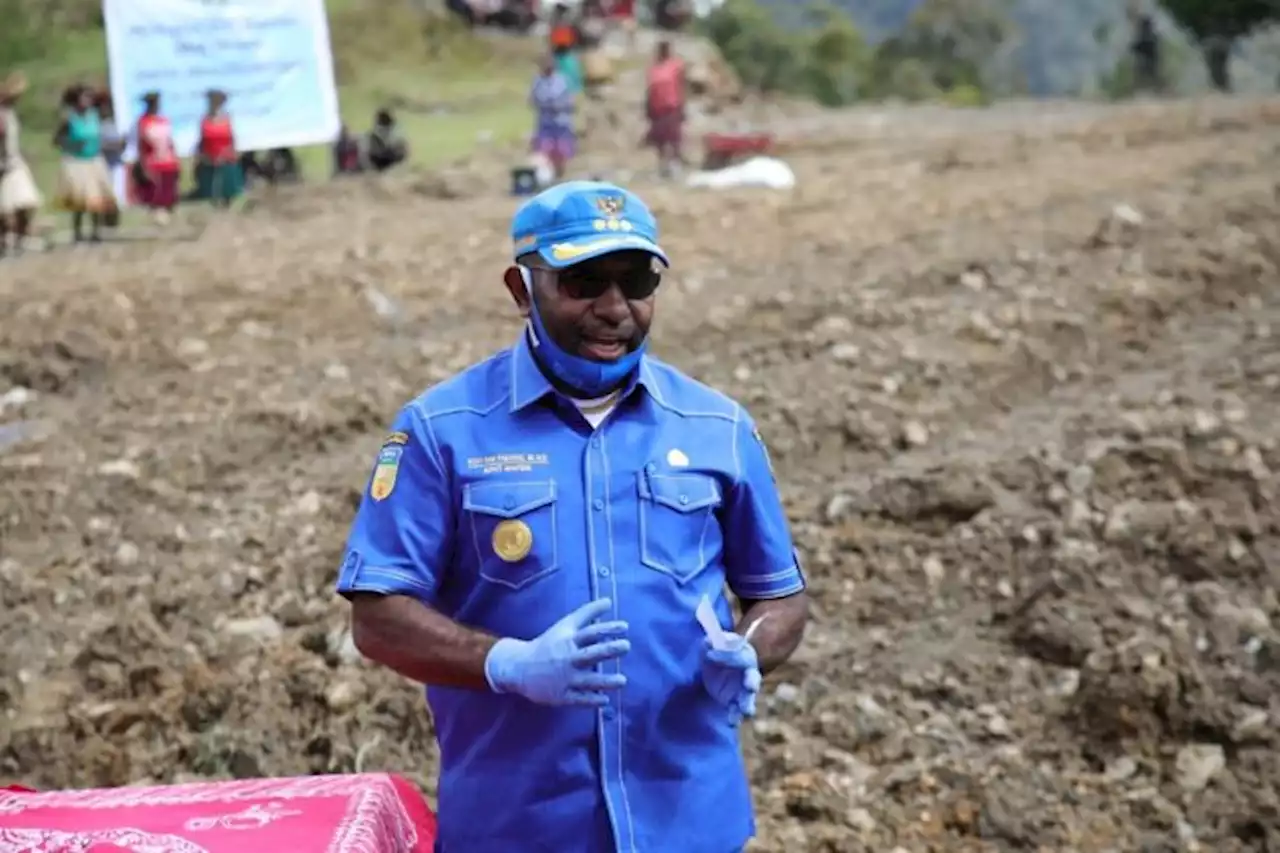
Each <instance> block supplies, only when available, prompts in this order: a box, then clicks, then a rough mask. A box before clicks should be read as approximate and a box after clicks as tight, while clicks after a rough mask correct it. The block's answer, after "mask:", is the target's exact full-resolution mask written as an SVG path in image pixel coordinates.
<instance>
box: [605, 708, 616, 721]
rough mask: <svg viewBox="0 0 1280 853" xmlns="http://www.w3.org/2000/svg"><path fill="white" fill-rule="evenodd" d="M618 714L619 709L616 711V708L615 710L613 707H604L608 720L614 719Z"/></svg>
mask: <svg viewBox="0 0 1280 853" xmlns="http://www.w3.org/2000/svg"><path fill="white" fill-rule="evenodd" d="M616 716H618V712H617V711H615V710H613V708H605V709H604V718H605V719H606V720H612V719H613V718H614V717H616Z"/></svg>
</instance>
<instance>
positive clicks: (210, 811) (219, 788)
mask: <svg viewBox="0 0 1280 853" xmlns="http://www.w3.org/2000/svg"><path fill="white" fill-rule="evenodd" d="M435 835H436V819H435V815H434V814H433V813H432V812H431V809H430V807H429V806H428V805H427V803H426V802H425V801H424V800H423V798H422V795H421V794H419V793H418V791H417V789H416V788H414V787H413V786H412V785H411V784H409V783H408V782H407V781H405V780H404V779H402V778H400V777H398V776H392V775H387V774H372V773H369V774H362V775H353V776H307V777H300V778H296V779H247V780H242V781H237V782H209V783H199V784H193V785H169V786H161V787H150V788H141V787H140V788H107V789H101V790H88V791H54V792H50V793H34V792H30V791H25V790H21V789H16V788H9V789H0V853H253V851H259V850H262V851H270V853H285V851H288V853H357V851H358V853H431V850H432V849H433V847H434V845H435Z"/></svg>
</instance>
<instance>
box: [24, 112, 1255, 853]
mask: <svg viewBox="0 0 1280 853" xmlns="http://www.w3.org/2000/svg"><path fill="white" fill-rule="evenodd" d="M806 121H808V120H806ZM822 121H825V122H826V124H821V122H820V121H819V120H817V119H814V120H813V122H814V123H811V124H805V123H804V122H801V121H800V120H799V119H796V120H795V122H794V123H792V124H791V125H789V126H788V128H786V129H787V130H789V131H791V132H792V135H793V136H795V137H796V138H797V139H798V140H801V139H802V138H808V139H809V140H810V144H809V146H808V148H807V149H806V147H805V146H804V145H803V144H800V142H797V143H796V144H795V145H793V146H792V153H791V154H790V155H789V159H790V160H791V162H792V164H793V166H794V167H795V169H796V171H797V173H798V176H799V187H798V188H797V189H796V190H795V191H794V192H792V193H790V194H776V193H769V192H763V191H732V192H712V191H706V192H699V193H690V192H686V191H683V190H681V189H679V188H678V187H675V186H671V185H656V184H651V183H647V182H645V181H643V180H641V181H640V182H639V183H637V184H636V188H637V189H638V190H640V191H641V192H642V193H643V194H644V195H645V196H646V197H647V198H648V199H649V200H650V201H651V203H652V205H653V207H654V208H655V210H656V211H657V212H658V214H659V216H660V218H661V220H662V223H663V225H664V227H665V233H666V234H667V235H668V236H667V238H666V242H667V244H668V246H669V248H670V250H671V253H672V255H673V258H674V259H675V263H676V270H675V272H674V273H673V274H672V275H671V276H670V278H669V280H668V284H666V285H664V293H663V295H662V299H661V303H660V306H659V317H658V325H657V327H656V341H655V344H656V348H657V351H658V353H659V354H660V355H661V356H663V357H664V358H666V359H668V360H671V361H673V362H674V363H676V364H677V365H679V366H681V367H683V368H685V369H687V370H688V371H689V372H691V373H692V374H693V375H695V376H697V377H699V378H701V379H703V380H705V381H707V382H710V383H711V384H713V385H716V386H718V387H720V388H722V389H723V390H725V391H726V392H727V393H729V394H732V395H734V396H736V397H738V398H739V399H741V400H742V401H743V402H744V403H746V404H747V405H748V406H749V408H750V409H751V410H752V411H753V413H754V414H755V415H756V416H757V418H758V419H759V421H760V423H761V425H762V429H763V432H764V434H765V437H766V439H767V440H768V441H769V443H770V445H771V448H772V452H773V456H774V461H775V464H776V466H777V468H778V474H779V479H780V481H781V483H782V484H783V488H784V490H785V495H786V500H787V504H788V507H789V510H790V513H791V516H792V519H793V522H794V527H795V532H796V536H797V538H798V541H799V544H800V546H801V549H802V553H803V556H804V558H805V560H806V562H807V567H808V571H809V575H810V579H811V582H812V591H813V595H814V599H815V615H814V621H813V624H812V627H811V630H810V632H809V635H808V637H807V640H806V642H805V644H804V646H803V648H802V649H801V651H800V652H799V653H798V654H797V656H796V658H795V660H794V662H793V663H792V664H791V665H789V666H788V667H786V668H785V669H784V670H783V671H781V672H780V673H778V674H777V675H776V676H775V677H773V678H771V679H770V680H769V682H768V684H767V687H766V698H765V699H764V701H762V703H761V715H760V717H759V718H758V719H757V720H756V721H754V722H753V723H752V724H750V725H748V726H747V727H746V728H745V735H744V737H745V741H746V749H747V752H748V755H749V758H750V766H751V772H752V775H753V780H754V783H755V790H756V792H757V803H758V810H759V817H760V821H759V822H760V837H759V839H758V841H757V843H756V844H755V846H754V847H753V849H754V850H758V851H777V853H782V851H786V853H798V851H825V853H861V851H876V852H877V853H889V851H897V853H903V851H905V853H918V852H920V853H922V852H923V851H1014V850H1030V851H1081V853H1084V851H1090V853H1104V851H1116V853H1120V851H1144V853H1157V851H1193V850H1201V851H1206V853H1208V851H1213V853H1227V851H1234V850H1241V851H1243V850H1248V851H1272V853H1274V851H1277V850H1280V736H1278V734H1277V732H1278V731H1280V598H1278V593H1277V590H1280V496H1278V494H1277V489H1278V487H1280V479H1278V477H1277V474H1276V472H1277V471H1278V470H1280V426H1278V425H1280V273H1278V271H1277V268H1278V266H1280V187H1278V186H1277V184H1276V181H1277V174H1280V173H1278V172H1277V167H1278V166H1280V129H1278V128H1280V105H1277V104H1276V103H1274V102H1271V103H1265V102H1247V101H1207V102H1197V103H1178V104H1168V105H1147V106H1131V107H1123V108H1120V107H1117V108H1101V107H1089V108H1085V107H1043V108H1032V107H1029V106H1023V107H1018V106H1009V107H998V108H995V109H993V110H990V111H984V112H973V113H946V112H942V111H924V110H921V111H911V110H905V109H898V110H888V111H881V112H877V111H872V110H866V111H861V112H854V113H848V114H846V115H844V116H842V117H837V118H828V119H823V120H822ZM818 130H823V132H824V133H825V135H826V136H827V137H829V139H828V142H827V143H826V144H825V145H822V146H819V145H816V144H814V143H813V138H814V137H815V136H816V135H818ZM830 138H834V141H830ZM591 156H595V157H597V158H598V159H599V161H600V162H604V160H603V155H591ZM591 156H589V157H588V165H590V163H591V162H592V161H591ZM428 183H430V182H428ZM498 183H499V184H500V183H501V181H500V180H499V181H498ZM437 189H438V188H437ZM432 194H433V192H431V191H430V187H427V188H426V189H424V187H423V186H422V185H421V183H420V182H418V183H415V182H404V183H401V184H394V183H388V184H377V185H366V184H363V183H360V182H355V183H352V184H348V185H346V186H338V185H332V186H329V187H326V188H324V189H317V190H308V191H305V192H301V193H293V194H285V195H282V196H280V197H278V198H275V199H273V200H271V201H269V202H264V203H263V204H261V205H259V206H258V207H256V208H254V209H253V210H252V211H250V212H248V213H246V214H242V215H238V216H229V217H226V218H220V219H216V220H214V221H213V222H211V223H210V224H209V225H208V227H207V228H206V229H205V230H204V231H203V233H202V234H201V235H200V236H199V237H198V239H193V240H189V241H185V240H172V239H171V240H160V241H152V242H142V243H131V244H121V245H111V246H107V247H104V248H102V249H100V250H96V251H88V252H62V253H55V254H50V255H45V256H39V257H30V258H24V259H21V260H19V261H15V262H10V263H6V264H3V265H0V317H3V322H0V400H2V401H3V402H0V406H3V408H4V411H3V413H2V418H3V420H2V421H0V423H3V424H4V425H3V426H0V612H3V619H2V620H0V676H2V677H0V780H3V779H12V780H14V781H21V782H24V783H26V784H30V785H33V786H39V787H54V786H90V785H120V784H126V783H131V782H140V781H147V780H158V781H162V782H167V781H173V780H179V779H190V778H195V777H225V776H251V775H258V774H271V775H285V774H305V773H316V772H349V771H352V770H355V769H365V770H369V769H389V770H395V771H400V772H404V773H406V774H407V775H409V776H411V777H412V778H414V779H416V780H418V781H419V782H420V783H421V784H422V785H423V786H424V788H425V789H426V790H428V792H431V791H433V787H434V778H433V776H434V764H433V762H434V757H433V752H434V749H433V745H432V738H431V725H430V722H429V720H428V718H427V715H426V713H425V712H424V709H423V703H422V701H421V698H420V694H419V693H418V692H417V691H416V690H415V689H414V688H413V687H412V686H410V685H408V684H406V683H404V682H402V681H401V680H399V679H398V678H396V677H394V676H392V675H390V674H388V673H386V672H382V671H377V670H374V669H373V668H371V667H368V666H366V665H364V664H362V663H361V662H360V661H359V660H358V656H357V655H356V654H355V651H354V648H353V647H352V645H351V642H350V639H349V637H348V635H347V634H346V632H345V628H344V623H345V616H346V609H345V606H344V605H343V603H342V602H341V601H340V600H338V599H337V598H335V596H334V595H333V593H332V585H333V582H334V579H335V574H336V568H337V564H338V559H339V556H340V551H341V548H342V543H343V540H344V537H345V534H346V530H347V525H348V523H349V522H350V519H351V515H352V511H353V508H354V506H355V504H356V501H357V499H358V495H359V492H360V490H361V489H362V487H363V485H364V483H365V480H366V478H367V476H368V472H369V468H370V465H371V460H372V458H373V454H374V453H375V451H376V449H377V447H378V444H379V440H380V438H381V436H382V433H383V430H384V427H385V424H386V423H387V421H388V419H389V418H390V417H391V416H392V414H393V413H394V411H395V410H396V408H397V407H398V406H399V405H400V404H401V403H402V402H404V401H405V400H406V399H408V398H409V397H411V396H413V395H415V394H416V393H417V392H418V391H419V390H421V389H422V388H423V387H425V386H427V385H429V384H430V383H432V382H434V381H436V380H438V379H440V378H442V377H445V376H447V375H449V374H450V373H452V372H453V371H456V370H458V369H459V368H461V367H463V366H464V365H466V364H468V363H470V362H472V361H474V360H477V359H479V358H481V357H483V356H484V355H486V354H487V353H489V352H490V351H492V350H493V349H495V348H497V347H500V346H503V345H505V344H506V343H507V342H509V341H510V340H512V338H513V336H514V335H515V334H516V333H517V329H518V324H517V320H516V318H515V317H514V314H513V310H512V309H511V307H510V306H509V304H508V302H507V300H506V297H505V296H504V294H503V292H502V290H501V286H500V284H499V278H498V276H499V273H500V270H501V268H502V267H503V265H504V263H505V260H506V251H507V241H506V236H505V235H506V224H507V220H508V217H509V216H510V214H511V212H512V210H513V207H514V205H513V202H512V200H511V199H508V198H503V197H501V196H500V195H497V194H495V193H487V194H484V195H482V196H480V197H474V198H462V199H453V200H441V199H439V198H433V197H431V195H432ZM434 194H439V193H434Z"/></svg>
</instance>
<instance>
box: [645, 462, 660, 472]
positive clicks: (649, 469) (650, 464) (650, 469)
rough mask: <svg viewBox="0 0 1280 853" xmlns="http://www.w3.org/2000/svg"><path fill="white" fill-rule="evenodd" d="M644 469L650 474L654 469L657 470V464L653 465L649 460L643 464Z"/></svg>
mask: <svg viewBox="0 0 1280 853" xmlns="http://www.w3.org/2000/svg"><path fill="white" fill-rule="evenodd" d="M644 470H646V471H648V472H649V473H650V474H652V473H653V472H654V471H657V470H658V466H657V465H654V464H653V463H652V462H650V463H649V464H648V465H646V466H644Z"/></svg>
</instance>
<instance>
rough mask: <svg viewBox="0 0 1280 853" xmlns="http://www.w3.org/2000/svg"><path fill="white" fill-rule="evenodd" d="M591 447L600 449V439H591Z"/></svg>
mask: <svg viewBox="0 0 1280 853" xmlns="http://www.w3.org/2000/svg"><path fill="white" fill-rule="evenodd" d="M591 446H592V447H599V446H600V439H598V438H593V439H591Z"/></svg>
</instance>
